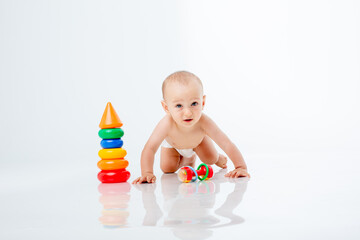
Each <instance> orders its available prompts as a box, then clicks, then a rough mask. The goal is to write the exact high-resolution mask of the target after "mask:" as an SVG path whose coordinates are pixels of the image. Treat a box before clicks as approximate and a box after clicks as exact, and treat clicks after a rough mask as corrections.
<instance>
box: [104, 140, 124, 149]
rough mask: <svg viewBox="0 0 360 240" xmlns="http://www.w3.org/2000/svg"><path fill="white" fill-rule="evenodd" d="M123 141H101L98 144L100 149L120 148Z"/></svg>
mask: <svg viewBox="0 0 360 240" xmlns="http://www.w3.org/2000/svg"><path fill="white" fill-rule="evenodd" d="M123 143H124V142H123V141H122V140H121V139H120V138H119V139H103V140H101V142H100V145H101V147H102V148H121V147H122V146H123Z"/></svg>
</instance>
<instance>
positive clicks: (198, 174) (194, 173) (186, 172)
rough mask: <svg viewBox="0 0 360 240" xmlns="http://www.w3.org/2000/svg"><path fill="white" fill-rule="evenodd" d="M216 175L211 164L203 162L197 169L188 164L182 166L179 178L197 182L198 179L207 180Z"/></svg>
mask: <svg viewBox="0 0 360 240" xmlns="http://www.w3.org/2000/svg"><path fill="white" fill-rule="evenodd" d="M213 175H214V171H213V169H212V167H211V166H208V165H206V164H205V163H202V164H200V165H199V167H198V168H197V170H195V169H194V168H192V167H190V166H187V167H182V168H181V169H180V170H179V172H178V178H179V180H180V181H182V182H185V183H187V182H195V181H196V179H199V180H200V181H203V180H207V179H210V178H212V177H213Z"/></svg>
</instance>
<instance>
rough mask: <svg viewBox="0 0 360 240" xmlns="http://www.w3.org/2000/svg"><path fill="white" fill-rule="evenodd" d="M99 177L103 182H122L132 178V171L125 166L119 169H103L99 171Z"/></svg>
mask: <svg viewBox="0 0 360 240" xmlns="http://www.w3.org/2000/svg"><path fill="white" fill-rule="evenodd" d="M97 177H98V179H99V181H100V182H102V183H121V182H126V181H127V180H128V179H129V178H130V172H129V171H126V170H125V169H124V168H122V169H117V170H102V171H100V172H99V173H98V176H97Z"/></svg>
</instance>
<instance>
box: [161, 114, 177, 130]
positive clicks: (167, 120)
mask: <svg viewBox="0 0 360 240" xmlns="http://www.w3.org/2000/svg"><path fill="white" fill-rule="evenodd" d="M159 124H160V125H162V126H163V127H165V128H171V127H172V126H173V124H174V120H173V119H172V117H171V116H169V115H165V116H164V117H163V118H162V119H161V120H160V122H159Z"/></svg>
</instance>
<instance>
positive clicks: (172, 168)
mask: <svg viewBox="0 0 360 240" xmlns="http://www.w3.org/2000/svg"><path fill="white" fill-rule="evenodd" d="M195 159H196V155H195V154H194V155H192V156H191V157H190V158H185V157H183V156H181V155H180V154H179V152H178V151H176V149H175V148H165V147H162V148H161V156H160V168H161V170H162V171H163V172H164V173H174V172H176V171H177V170H178V169H179V168H181V167H183V166H191V167H194V165H195Z"/></svg>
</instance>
